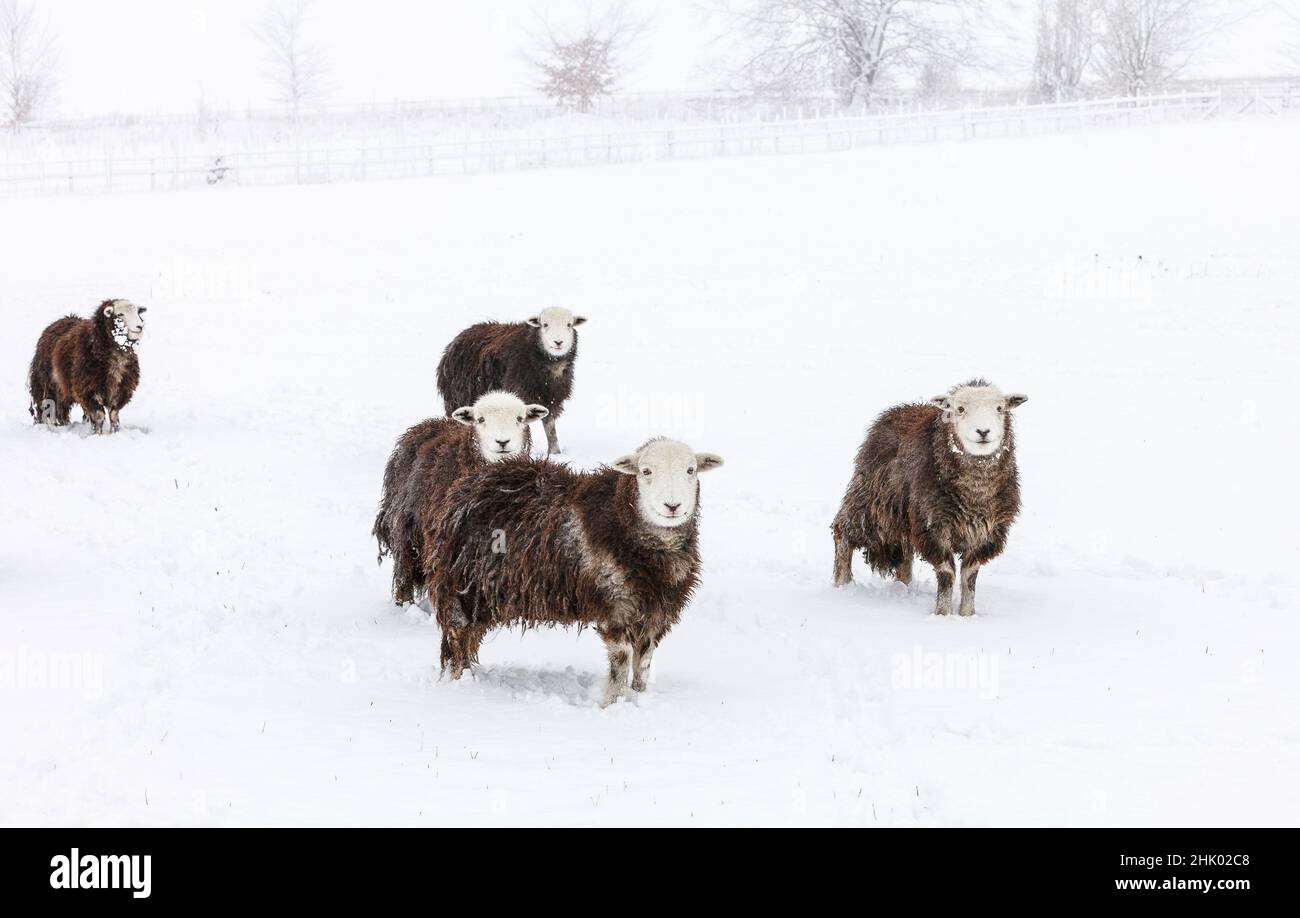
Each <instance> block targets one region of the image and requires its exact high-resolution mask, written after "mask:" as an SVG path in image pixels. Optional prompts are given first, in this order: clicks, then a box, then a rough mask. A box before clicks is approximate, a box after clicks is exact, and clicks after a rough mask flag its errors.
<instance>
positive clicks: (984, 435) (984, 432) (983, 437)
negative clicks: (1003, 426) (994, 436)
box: [975, 428, 992, 440]
mask: <svg viewBox="0 0 1300 918" xmlns="http://www.w3.org/2000/svg"><path fill="white" fill-rule="evenodd" d="M989 430H992V428H988V429H985V430H976V431H975V432H976V433H977V434H979V435H980V439H981V440H987V439H988V438H989Z"/></svg>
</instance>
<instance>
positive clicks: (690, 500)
mask: <svg viewBox="0 0 1300 918" xmlns="http://www.w3.org/2000/svg"><path fill="white" fill-rule="evenodd" d="M720 465H722V457H721V456H716V455H714V454H713V453H697V452H695V450H693V449H691V448H690V447H689V446H687V445H686V444H685V443H678V442H677V441H676V440H651V441H650V442H649V443H647V444H646V445H645V446H643V447H641V449H640V450H638V451H637V452H635V453H633V454H631V455H628V456H623V457H622V458H620V459H616V460H614V468H615V469H617V470H618V471H620V472H622V473H623V474H624V475H635V476H636V483H637V489H636V490H637V506H638V509H640V511H641V516H642V518H643V519H644V520H645V521H646V522H647V523H650V524H651V525H653V526H662V527H665V528H672V527H675V526H681V525H682V524H683V523H686V522H689V521H690V520H691V519H693V518H694V517H695V505H696V502H697V500H698V498H699V493H700V492H699V483H698V481H697V478H698V476H699V474H700V473H701V472H707V471H710V470H711V469H716V468H717V467H718V466H720Z"/></svg>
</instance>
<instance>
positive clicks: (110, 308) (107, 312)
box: [104, 303, 113, 319]
mask: <svg viewBox="0 0 1300 918" xmlns="http://www.w3.org/2000/svg"><path fill="white" fill-rule="evenodd" d="M104 315H106V316H108V317H109V318H110V319H111V318H112V317H113V304H112V303H109V304H108V305H107V306H105V307H104Z"/></svg>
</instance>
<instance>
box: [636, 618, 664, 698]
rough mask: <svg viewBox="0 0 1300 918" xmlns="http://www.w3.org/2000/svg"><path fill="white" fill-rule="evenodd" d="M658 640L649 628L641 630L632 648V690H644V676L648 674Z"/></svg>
mask: <svg viewBox="0 0 1300 918" xmlns="http://www.w3.org/2000/svg"><path fill="white" fill-rule="evenodd" d="M658 646H659V642H658V641H657V640H656V639H655V635H654V634H653V633H651V631H650V630H649V629H646V630H645V631H643V632H642V633H641V634H640V636H639V637H637V639H636V643H635V644H634V645H633V648H632V690H633V691H635V692H644V691H645V687H646V678H647V677H648V676H649V675H650V664H651V663H652V662H653V661H654V655H655V648H656V647H658Z"/></svg>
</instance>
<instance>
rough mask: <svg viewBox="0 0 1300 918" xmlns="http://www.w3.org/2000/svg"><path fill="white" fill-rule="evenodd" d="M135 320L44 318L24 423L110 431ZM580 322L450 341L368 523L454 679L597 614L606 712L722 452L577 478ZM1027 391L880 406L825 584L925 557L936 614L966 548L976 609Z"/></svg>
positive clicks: (1013, 493)
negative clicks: (428, 410) (566, 439)
mask: <svg viewBox="0 0 1300 918" xmlns="http://www.w3.org/2000/svg"><path fill="white" fill-rule="evenodd" d="M144 313H145V309H144V308H143V307H138V306H136V305H135V304H133V303H130V302H129V301H127V300H108V301H105V302H104V303H102V304H101V305H100V307H99V309H98V310H97V311H96V313H95V314H94V316H93V317H92V318H90V319H82V318H78V317H76V316H68V317H66V318H62V319H59V320H58V321H56V322H54V323H53V324H51V325H50V326H49V327H48V328H46V329H45V331H44V332H43V333H42V335H41V337H40V340H39V341H38V343H37V347H36V354H35V356H34V357H33V359H32V364H31V371H30V376H29V389H30V393H31V409H30V410H31V414H32V417H33V419H34V420H35V422H36V423H38V424H48V425H53V426H61V425H65V424H68V423H69V413H70V411H71V408H72V405H73V404H78V405H80V406H81V408H82V411H83V413H84V415H85V417H86V418H87V419H89V420H90V422H91V424H92V425H93V428H94V431H95V433H97V434H98V433H102V432H103V423H104V420H105V418H107V419H108V420H109V422H110V425H111V430H113V431H116V430H117V429H118V426H119V420H118V418H119V412H120V410H121V409H122V408H123V407H124V406H125V405H126V404H127V403H128V402H129V401H130V399H131V396H132V394H133V393H134V391H135V388H136V385H137V383H138V381H139V376H140V371H139V363H138V360H137V357H136V353H135V348H136V345H137V344H138V342H139V341H140V338H141V336H142V334H143V332H144V318H143V316H144ZM585 321H586V319H585V318H583V317H582V316H576V315H574V314H573V313H572V312H570V311H569V310H567V309H558V308H552V309H546V310H543V311H542V312H541V313H540V314H539V315H537V316H535V317H534V318H531V319H528V320H527V321H526V322H515V323H501V322H484V323H480V324H478V325H474V326H472V327H470V328H468V329H466V330H465V331H463V332H461V333H460V334H459V335H457V336H456V338H455V339H454V340H453V341H452V342H451V343H450V344H449V345H448V346H447V349H446V350H445V351H444V353H443V356H442V360H441V361H440V362H439V365H438V373H437V381H438V391H439V393H440V395H441V396H442V399H443V403H444V407H445V410H446V416H445V417H439V418H430V419H428V420H425V421H422V422H421V423H419V424H417V425H415V426H414V427H411V428H410V429H409V430H407V431H406V432H405V433H404V434H403V435H402V436H401V438H400V439H399V440H398V441H397V445H396V446H395V447H394V449H393V452H392V455H391V456H390V457H389V460H388V464H387V467H386V468H385V470H384V477H383V493H382V497H381V500H380V505H379V512H378V515H377V516H376V518H375V524H374V528H373V530H372V534H373V535H374V537H375V539H376V541H377V542H378V545H379V557H380V561H381V563H382V560H383V558H384V557H385V556H391V558H392V559H393V585H392V595H393V599H394V601H395V602H397V603H398V604H399V605H405V604H408V603H413V602H415V601H417V600H419V599H421V598H422V597H423V598H427V600H428V602H429V603H430V604H431V606H432V608H433V610H434V612H435V614H436V616H437V620H438V624H439V626H440V627H441V629H442V651H441V665H442V669H443V671H444V672H450V675H451V678H453V679H458V678H460V676H461V675H462V674H463V673H464V671H465V669H466V668H467V667H469V666H471V665H472V664H474V663H475V662H477V658H478V648H479V645H480V643H481V642H482V640H483V638H484V636H485V635H486V634H487V633H488V632H489V631H491V630H492V629H494V628H499V627H508V626H511V625H519V626H521V627H524V628H527V627H529V626H537V625H548V626H555V625H578V626H591V627H593V628H595V629H596V631H597V633H598V634H600V636H601V638H602V639H603V640H604V642H605V647H606V650H607V652H608V655H609V681H608V683H607V685H606V689H605V695H604V703H605V704H607V705H608V704H611V703H613V702H615V701H617V700H618V699H619V698H621V697H624V696H625V695H626V694H627V691H628V689H629V685H630V688H631V689H632V690H634V691H638V692H639V691H644V690H645V687H646V677H647V673H648V671H649V667H650V662H651V659H652V658H653V656H654V652H655V648H656V647H658V645H659V643H660V641H662V640H663V638H664V636H665V635H666V634H667V633H668V631H669V630H670V629H671V628H672V627H673V625H675V624H676V623H677V621H678V620H679V619H680V617H681V614H682V610H683V609H684V608H685V607H686V604H687V603H688V602H689V601H690V598H691V594H692V593H693V592H694V590H695V588H696V587H697V586H698V585H699V582H700V552H699V481H698V479H699V475H700V474H702V473H704V472H707V471H710V470H712V469H715V468H717V467H719V466H720V465H722V459H721V457H719V456H717V455H714V454H713V453H701V452H696V451H695V450H694V449H692V448H691V447H689V446H687V445H686V444H685V443H681V442H677V441H675V440H669V439H663V438H656V439H652V440H648V441H647V442H645V443H643V444H642V445H641V446H640V448H638V449H637V450H636V451H635V452H632V453H629V454H627V455H625V456H622V457H620V458H618V459H615V460H614V461H613V462H612V463H610V464H609V465H608V466H603V467H601V468H599V469H596V470H594V471H590V472H577V471H574V470H572V469H570V468H569V467H568V466H567V465H563V464H560V463H556V462H552V461H551V459H550V457H551V454H552V453H556V452H558V451H559V441H558V438H557V435H556V429H555V422H556V420H557V419H558V418H559V416H560V415H561V414H562V413H563V410H564V403H565V402H566V401H567V400H568V398H569V396H570V394H571V392H572V389H573V373H574V363H575V360H576V358H577V353H578V334H577V327H578V326H580V325H582V324H583V322H585ZM1025 400H1026V396H1024V395H1019V394H1004V393H1003V392H1001V391H1000V390H999V389H998V388H997V387H996V386H993V385H991V384H990V383H988V382H986V381H984V380H982V379H974V380H971V381H970V382H968V383H965V384H963V385H959V386H955V387H953V388H952V389H951V390H950V391H948V392H947V393H946V394H944V395H940V396H937V397H935V398H933V399H931V400H930V402H929V403H928V404H909V405H899V406H896V407H894V408H890V409H889V410H887V411H885V412H884V413H883V414H881V415H880V416H879V417H878V418H877V419H876V421H875V423H874V424H873V425H872V427H871V429H870V430H869V431H868V433H867V437H866V440H865V441H864V442H863V444H862V446H861V447H860V448H859V450H858V453H857V458H856V460H855V463H854V469H853V476H852V478H851V480H850V482H849V486H848V488H847V490H846V492H845V495H844V499H843V502H842V503H841V506H840V510H839V512H838V513H837V514H836V516H835V520H834V522H833V523H832V524H831V530H832V533H833V534H834V540H835V567H834V582H835V584H836V585H842V584H846V583H849V582H850V581H851V580H852V572H851V570H852V558H853V552H854V551H855V550H860V551H861V552H862V554H863V557H864V558H865V559H866V562H867V563H868V564H869V565H870V566H871V568H872V569H873V570H875V571H876V572H877V573H879V574H881V575H883V576H893V577H896V578H897V579H898V580H899V581H900V582H902V583H904V584H908V583H911V580H912V560H913V558H914V557H915V556H916V555H920V556H921V558H923V559H924V560H925V561H926V562H928V563H929V564H931V565H932V566H933V567H934V570H935V576H936V581H937V584H938V590H937V595H936V601H935V612H936V613H938V614H940V615H947V614H950V613H951V612H952V605H953V587H954V582H955V580H956V579H957V561H956V559H957V557H958V556H960V558H961V571H960V579H961V601H960V605H959V607H958V611H959V613H960V614H961V615H973V614H974V612H975V580H976V577H977V575H978V573H979V569H980V568H981V567H982V566H983V565H984V564H987V563H988V562H989V561H991V560H992V559H993V558H995V557H997V556H998V555H999V554H1001V552H1002V549H1003V548H1004V547H1005V545H1006V540H1007V535H1008V532H1009V530H1010V527H1011V524H1012V522H1013V521H1014V520H1015V517H1016V514H1017V513H1018V512H1019V509H1020V487H1019V476H1018V473H1017V469H1016V457H1015V443H1014V439H1013V436H1012V419H1011V413H1012V409H1014V408H1015V407H1017V406H1018V405H1021V404H1023V403H1024V402H1025ZM533 421H541V422H542V425H543V428H544V430H545V431H546V440H547V455H546V458H544V459H540V458H535V457H533V456H532V437H531V434H530V429H529V425H530V423H531V422H533Z"/></svg>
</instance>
